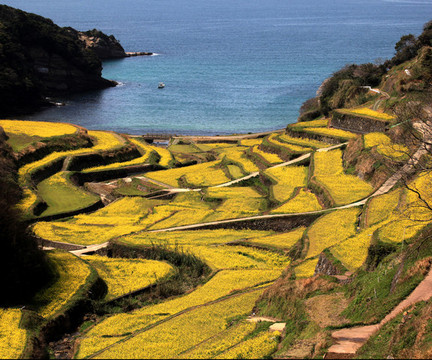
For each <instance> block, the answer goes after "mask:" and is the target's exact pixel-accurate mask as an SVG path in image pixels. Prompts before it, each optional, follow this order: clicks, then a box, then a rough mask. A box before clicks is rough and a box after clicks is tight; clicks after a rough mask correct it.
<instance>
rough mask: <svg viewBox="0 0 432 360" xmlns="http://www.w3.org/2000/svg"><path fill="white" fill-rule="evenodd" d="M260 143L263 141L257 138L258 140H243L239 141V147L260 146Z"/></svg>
mask: <svg viewBox="0 0 432 360" xmlns="http://www.w3.org/2000/svg"><path fill="white" fill-rule="evenodd" d="M262 141H263V139H262V138H258V139H243V140H240V145H242V146H255V145H261V143H262Z"/></svg>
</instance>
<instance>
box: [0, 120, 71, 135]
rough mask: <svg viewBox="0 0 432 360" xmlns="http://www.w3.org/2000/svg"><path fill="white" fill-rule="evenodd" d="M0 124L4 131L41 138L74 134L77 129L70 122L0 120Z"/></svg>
mask: <svg viewBox="0 0 432 360" xmlns="http://www.w3.org/2000/svg"><path fill="white" fill-rule="evenodd" d="M0 126H1V127H2V128H3V129H4V131H5V132H6V133H13V134H25V135H27V136H37V137H41V138H47V137H52V136H61V135H69V134H74V133H75V132H77V130H78V128H77V127H76V126H74V125H72V124H63V123H54V122H45V121H29V120H25V121H24V120H0Z"/></svg>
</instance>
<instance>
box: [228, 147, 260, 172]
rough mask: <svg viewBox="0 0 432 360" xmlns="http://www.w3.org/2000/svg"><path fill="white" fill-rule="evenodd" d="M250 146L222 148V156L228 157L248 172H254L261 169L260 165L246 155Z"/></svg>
mask: <svg viewBox="0 0 432 360" xmlns="http://www.w3.org/2000/svg"><path fill="white" fill-rule="evenodd" d="M247 149H248V148H243V149H242V148H241V147H239V146H238V147H229V148H223V149H220V154H221V157H223V156H225V157H226V158H227V159H229V160H231V161H232V162H234V163H236V164H237V165H239V166H240V167H241V168H242V169H243V170H244V171H245V172H246V173H253V172H257V171H259V168H258V166H256V165H255V163H254V162H253V161H251V160H249V159H248V158H247V157H246V155H245V150H247Z"/></svg>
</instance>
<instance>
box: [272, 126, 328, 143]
mask: <svg viewBox="0 0 432 360" xmlns="http://www.w3.org/2000/svg"><path fill="white" fill-rule="evenodd" d="M326 126H327V124H326ZM277 138H278V139H279V140H280V141H281V142H283V143H288V144H293V145H298V146H302V147H305V148H312V149H320V148H325V147H329V146H331V144H328V143H326V142H324V141H318V140H312V139H303V138H297V137H293V136H289V135H288V134H282V135H279V136H278V137H277Z"/></svg>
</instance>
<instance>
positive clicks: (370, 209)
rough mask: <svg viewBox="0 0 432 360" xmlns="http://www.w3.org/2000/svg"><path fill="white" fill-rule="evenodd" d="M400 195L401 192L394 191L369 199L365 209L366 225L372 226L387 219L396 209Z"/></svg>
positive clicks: (399, 190)
mask: <svg viewBox="0 0 432 360" xmlns="http://www.w3.org/2000/svg"><path fill="white" fill-rule="evenodd" d="M401 194H402V190H401V189H396V190H393V191H391V192H389V193H387V194H383V195H380V196H375V197H373V198H371V199H370V200H369V202H368V204H367V209H366V223H367V225H368V226H370V225H374V224H377V223H379V222H381V221H383V220H385V219H387V218H389V217H390V216H391V215H392V213H393V212H394V211H395V210H396V209H397V207H398V204H399V201H400V198H401Z"/></svg>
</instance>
